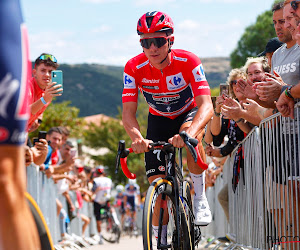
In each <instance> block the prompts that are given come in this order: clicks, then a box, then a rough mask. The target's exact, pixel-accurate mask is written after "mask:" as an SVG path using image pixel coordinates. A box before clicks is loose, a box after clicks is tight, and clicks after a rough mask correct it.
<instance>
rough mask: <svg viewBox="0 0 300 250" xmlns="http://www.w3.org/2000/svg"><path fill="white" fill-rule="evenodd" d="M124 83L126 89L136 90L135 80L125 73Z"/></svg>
mask: <svg viewBox="0 0 300 250" xmlns="http://www.w3.org/2000/svg"><path fill="white" fill-rule="evenodd" d="M123 81H124V89H135V79H134V78H133V77H132V76H130V75H128V74H126V73H124V74H123Z"/></svg>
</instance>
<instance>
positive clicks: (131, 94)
mask: <svg viewBox="0 0 300 250" xmlns="http://www.w3.org/2000/svg"><path fill="white" fill-rule="evenodd" d="M126 96H131V97H133V96H135V93H126V94H123V95H122V97H126Z"/></svg>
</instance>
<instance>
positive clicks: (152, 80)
mask: <svg viewBox="0 0 300 250" xmlns="http://www.w3.org/2000/svg"><path fill="white" fill-rule="evenodd" d="M142 82H143V83H159V79H147V78H143V79H142Z"/></svg>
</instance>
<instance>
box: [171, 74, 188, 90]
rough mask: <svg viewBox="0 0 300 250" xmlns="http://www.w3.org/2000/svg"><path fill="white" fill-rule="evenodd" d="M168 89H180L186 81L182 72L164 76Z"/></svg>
mask: <svg viewBox="0 0 300 250" xmlns="http://www.w3.org/2000/svg"><path fill="white" fill-rule="evenodd" d="M166 81H167V86H168V90H175V89H180V88H182V87H183V86H185V85H186V82H185V80H184V78H183V76H182V73H181V72H180V73H178V74H176V75H172V76H167V77H166Z"/></svg>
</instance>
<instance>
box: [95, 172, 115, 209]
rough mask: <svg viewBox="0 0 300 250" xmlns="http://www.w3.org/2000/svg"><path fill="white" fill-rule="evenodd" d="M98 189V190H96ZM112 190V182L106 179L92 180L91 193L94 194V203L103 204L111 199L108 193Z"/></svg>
mask: <svg viewBox="0 0 300 250" xmlns="http://www.w3.org/2000/svg"><path fill="white" fill-rule="evenodd" d="M98 188H99V190H97V189H98ZM111 188H112V181H111V179H109V178H108V177H97V178H95V179H94V183H93V189H92V190H93V192H95V194H96V197H95V200H94V201H95V202H98V203H99V204H104V203H105V202H106V201H108V200H109V199H110V197H111V195H110V191H111Z"/></svg>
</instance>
